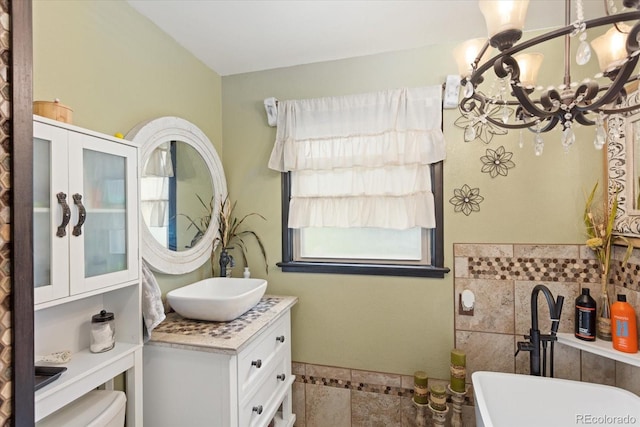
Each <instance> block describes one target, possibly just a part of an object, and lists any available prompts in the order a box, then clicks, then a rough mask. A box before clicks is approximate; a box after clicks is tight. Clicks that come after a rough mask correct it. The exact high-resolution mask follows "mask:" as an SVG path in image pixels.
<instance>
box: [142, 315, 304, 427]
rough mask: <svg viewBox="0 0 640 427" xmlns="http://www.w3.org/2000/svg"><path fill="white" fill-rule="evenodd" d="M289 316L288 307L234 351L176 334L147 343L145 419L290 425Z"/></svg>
mask: <svg viewBox="0 0 640 427" xmlns="http://www.w3.org/2000/svg"><path fill="white" fill-rule="evenodd" d="M290 319H291V317H290V309H289V308H288V307H287V308H286V309H285V310H284V311H283V312H281V313H280V314H279V317H277V318H275V319H273V322H271V323H270V324H268V325H267V326H265V327H263V328H262V329H260V330H259V331H257V332H255V334H253V335H252V336H250V337H249V338H248V339H247V341H250V342H248V343H247V341H244V340H243V341H244V342H243V343H241V348H239V349H238V350H237V351H235V350H229V351H227V350H225V349H221V348H216V347H213V346H209V345H208V344H207V343H202V342H200V343H198V344H196V345H184V344H180V341H179V340H176V341H174V344H176V345H171V344H169V345H167V344H168V343H170V342H171V339H169V340H166V339H163V338H161V340H162V341H164V342H162V344H160V343H158V344H159V345H155V344H154V343H151V345H146V346H145V350H144V399H145V408H146V409H145V414H144V418H145V424H147V425H151V426H154V427H162V426H176V425H184V426H187V425H188V426H205V425H206V426H211V427H266V426H292V425H293V423H294V421H295V415H294V414H292V412H291V403H292V402H291V384H292V383H293V381H294V379H295V377H294V376H293V375H291V339H290V337H291V320H290ZM169 321H170V322H171V318H169ZM218 325H220V324H219V323H218ZM250 327H251V326H248V328H250ZM203 335H204V334H203ZM152 339H153V337H152ZM187 341H189V339H188V337H187V338H185V341H184V342H187ZM191 342H193V343H194V344H195V342H194V341H191ZM244 344H246V345H244ZM186 390H188V392H185V391H186Z"/></svg>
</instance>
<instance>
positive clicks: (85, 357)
mask: <svg viewBox="0 0 640 427" xmlns="http://www.w3.org/2000/svg"><path fill="white" fill-rule="evenodd" d="M141 348H142V344H131V343H126V342H119V341H117V342H116V345H115V347H114V348H113V349H112V350H109V351H105V352H104V353H91V352H90V351H89V349H84V350H81V351H78V352H75V353H73V354H72V356H71V361H70V362H69V363H66V364H64V365H51V364H47V363H43V362H38V361H36V362H35V364H36V365H43V366H47V365H48V366H64V367H66V368H67V370H66V371H65V372H63V373H62V375H61V376H60V378H58V379H57V380H55V381H53V382H52V383H51V384H47V385H46V386H44V387H42V388H41V389H40V390H38V391H36V392H35V404H36V421H37V420H39V419H41V418H43V417H45V416H47V415H49V414H50V413H52V412H53V411H55V410H57V409H58V408H61V407H62V406H64V405H66V404H67V403H69V402H71V401H73V400H74V399H76V398H78V397H79V396H81V395H83V394H84V393H87V392H88V391H90V390H91V389H92V388H95V387H97V386H99V385H101V384H103V383H104V382H106V381H108V380H109V379H111V378H113V377H115V376H116V375H118V374H120V373H122V372H124V371H126V370H127V369H129V368H131V367H133V365H134V358H133V353H134V352H135V351H136V350H139V349H141Z"/></svg>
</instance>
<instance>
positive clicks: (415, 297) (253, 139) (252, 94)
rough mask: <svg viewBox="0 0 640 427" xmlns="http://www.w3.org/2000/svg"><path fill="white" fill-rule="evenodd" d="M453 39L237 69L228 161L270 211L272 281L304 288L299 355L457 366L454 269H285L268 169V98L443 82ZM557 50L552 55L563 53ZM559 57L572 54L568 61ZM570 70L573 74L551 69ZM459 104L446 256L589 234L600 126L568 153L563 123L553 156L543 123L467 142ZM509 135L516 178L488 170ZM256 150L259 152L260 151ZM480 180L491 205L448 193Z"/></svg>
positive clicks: (375, 364) (430, 367) (451, 131)
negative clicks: (539, 145)
mask: <svg viewBox="0 0 640 427" xmlns="http://www.w3.org/2000/svg"><path fill="white" fill-rule="evenodd" d="M452 48H453V45H439V46H431V47H425V48H422V49H415V50H408V51H402V52H394V53H388V54H381V55H375V56H368V57H362V58H353V59H347V60H340V61H334V62H325V63H319V64H311V65H302V66H296V67H290V68H283V69H277V70H269V71H262V72H255V73H247V74H241V75H235V76H225V77H223V79H222V88H223V92H222V93H223V96H222V99H223V133H224V138H225V146H224V147H225V148H224V163H225V168H226V174H227V180H228V184H229V191H230V194H231V195H232V197H233V198H236V199H238V200H239V202H238V207H239V209H242V210H244V211H247V212H260V213H261V214H262V215H264V216H265V217H266V218H267V222H266V223H261V222H256V223H255V229H256V230H257V231H258V233H259V234H260V235H261V236H262V237H263V238H264V239H265V241H266V242H267V250H268V254H269V257H270V262H271V269H270V273H269V276H268V280H269V289H268V291H269V292H271V293H275V294H291V295H297V296H298V297H299V303H298V305H297V306H296V307H295V308H294V310H293V326H292V327H293V359H294V360H296V361H301V362H307V363H318V364H326V365H335V366H343V367H349V368H356V369H365V370H379V371H387V372H397V373H405V374H411V373H413V372H414V371H415V370H418V369H424V370H426V371H427V372H428V373H429V375H431V376H434V377H439V378H447V376H448V357H449V350H450V349H451V348H452V347H453V346H454V337H453V307H454V295H453V272H452V273H450V274H448V275H447V276H446V278H444V279H419V278H400V277H398V278H389V277H374V276H351V275H325V274H301V273H282V272H281V271H280V270H279V269H278V268H277V267H275V266H274V264H275V262H277V261H279V257H280V254H281V242H280V197H279V196H280V175H279V174H278V173H277V172H275V171H272V170H270V169H268V168H267V161H268V158H269V154H270V151H271V147H272V145H273V141H274V138H275V128H271V127H269V126H268V125H267V122H266V115H265V111H264V107H263V104H262V103H263V99H264V98H267V97H271V96H275V97H276V98H278V99H281V100H285V99H302V98H311V97H325V96H336V95H345V94H352V93H362V92H371V91H377V90H385V89H390V88H397V87H403V86H406V87H414V86H423V85H438V84H441V83H442V82H444V81H445V77H446V75H447V74H454V73H455V72H456V68H455V64H454V62H453V59H452V57H451V50H452ZM558 58H559V55H558V54H557V53H555V54H553V53H549V54H548V58H547V60H548V62H556V61H558ZM556 63H561V61H560V62H556ZM545 77H547V78H548V79H549V80H551V78H554V79H559V78H560V77H561V76H559V77H556V76H542V80H544V78H545ZM458 115H459V113H458V110H457V109H455V110H445V114H444V134H445V137H446V140H447V144H448V148H447V159H446V161H445V165H444V168H445V169H444V171H445V172H444V183H445V189H444V194H445V206H444V227H445V247H444V252H445V264H446V266H447V267H449V268H451V269H452V270H453V267H454V266H453V265H452V262H453V261H452V260H453V257H452V255H453V254H452V245H453V243H460V242H472V243H473V242H478V243H489V242H490V243H501V242H504V243H507V242H509V243H512V242H521V243H579V242H582V240H583V237H582V233H583V232H582V228H581V220H580V218H581V211H582V209H583V201H584V198H583V189H590V188H591V186H592V185H593V183H594V182H595V181H596V180H598V179H601V173H602V161H603V160H602V156H603V152H602V151H596V150H594V149H593V145H592V141H593V128H583V129H579V130H578V143H577V144H576V145H577V146H576V147H574V148H573V149H572V150H571V151H570V152H569V153H568V154H565V153H564V152H563V150H562V148H561V147H560V134H559V131H557V130H556V131H554V132H552V133H551V134H549V135H545V140H546V142H547V144H546V145H547V146H546V148H545V152H544V154H543V156H542V157H536V156H535V155H534V154H533V148H532V139H533V136H532V134H530V133H528V132H527V133H528V135H527V136H526V138H527V141H526V142H527V144H526V146H525V148H523V149H520V148H519V147H518V143H517V140H518V135H519V134H518V132H512V133H510V134H509V135H507V136H503V137H495V138H494V140H493V142H492V143H491V144H490V145H489V146H486V145H484V144H483V143H482V142H480V141H479V140H476V141H474V142H472V143H465V142H463V131H462V130H460V129H458V128H456V127H454V126H453V122H454V120H455V119H456V118H457V117H458ZM499 146H504V147H505V149H506V150H507V151H511V152H513V153H514V155H513V160H514V162H515V163H516V167H515V168H514V169H511V170H510V171H509V174H508V176H507V177H498V178H491V177H490V176H489V175H488V174H486V173H482V172H481V171H480V170H481V167H482V163H481V161H480V157H481V156H482V155H484V154H485V152H486V149H487V148H492V149H494V150H495V149H496V148H497V147H499ZM248 153H251V154H250V155H249V154H248ZM464 184H468V185H469V186H471V187H478V188H480V194H481V195H482V196H483V197H484V198H485V200H484V202H483V203H482V204H481V205H480V206H481V207H480V212H477V213H473V214H471V215H470V216H468V217H467V216H465V215H464V214H462V213H454V210H453V206H452V205H451V204H450V203H449V202H448V200H449V199H450V198H451V197H452V196H453V190H454V188H460V187H461V186H462V185H464Z"/></svg>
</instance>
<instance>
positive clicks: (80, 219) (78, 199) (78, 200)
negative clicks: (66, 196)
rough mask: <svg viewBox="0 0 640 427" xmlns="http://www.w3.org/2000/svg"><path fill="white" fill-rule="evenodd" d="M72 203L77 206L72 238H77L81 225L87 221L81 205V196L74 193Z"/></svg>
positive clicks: (85, 212)
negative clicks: (76, 220) (76, 219)
mask: <svg viewBox="0 0 640 427" xmlns="http://www.w3.org/2000/svg"><path fill="white" fill-rule="evenodd" d="M73 203H74V204H75V205H76V206H78V223H77V224H76V225H74V226H73V232H72V234H73V235H74V236H79V235H81V234H82V224H84V221H85V219H87V210H86V209H85V208H84V205H83V204H82V195H81V194H78V193H76V194H74V195H73Z"/></svg>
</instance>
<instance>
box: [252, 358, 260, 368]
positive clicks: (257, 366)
mask: <svg viewBox="0 0 640 427" xmlns="http://www.w3.org/2000/svg"><path fill="white" fill-rule="evenodd" d="M251 366H255V367H256V368H258V369H260V368H261V367H262V360H261V359H258V360H253V361H252V362H251Z"/></svg>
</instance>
